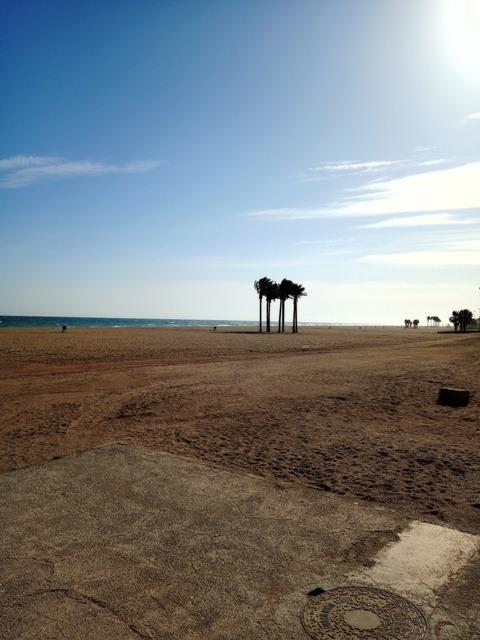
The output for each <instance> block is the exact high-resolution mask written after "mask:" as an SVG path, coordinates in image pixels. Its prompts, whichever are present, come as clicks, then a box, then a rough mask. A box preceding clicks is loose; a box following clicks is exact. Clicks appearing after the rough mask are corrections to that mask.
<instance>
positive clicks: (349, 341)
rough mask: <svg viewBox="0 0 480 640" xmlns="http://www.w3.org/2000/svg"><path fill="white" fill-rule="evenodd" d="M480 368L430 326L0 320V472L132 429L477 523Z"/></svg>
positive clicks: (165, 443) (427, 514) (143, 437)
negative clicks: (452, 395)
mask: <svg viewBox="0 0 480 640" xmlns="http://www.w3.org/2000/svg"><path fill="white" fill-rule="evenodd" d="M479 365H480V336H478V335H475V334H472V335H466V336H455V335H439V334H437V333H436V332H435V330H428V329H417V330H414V329H409V330H408V329H407V330H406V329H393V328H392V329H372V328H369V329H358V328H332V329H327V328H322V329H311V328H308V329H303V330H302V331H301V333H299V334H298V335H291V334H284V335H277V334H270V335H266V334H263V335H259V334H255V333H252V332H249V330H247V329H245V330H242V329H241V328H239V329H238V330H235V329H231V328H229V329H226V328H225V329H221V330H219V331H218V332H217V333H213V332H212V331H211V330H206V329H163V328H162V329H71V330H69V331H68V332H67V333H66V334H64V335H62V334H61V333H60V332H59V331H57V330H47V329H29V330H25V329H22V330H20V329H18V330H17V329H4V330H1V331H0V392H1V398H2V406H1V412H0V472H5V471H8V470H11V469H15V468H18V467H22V466H26V465H30V464H34V463H39V462H42V461H45V460H49V459H51V458H54V457H58V456H62V455H64V454H66V453H69V452H72V451H74V450H78V449H83V448H88V447H91V446H95V445H98V444H102V443H106V442H111V441H124V442H129V443H137V444H141V445H142V446H145V447H151V448H154V449H160V450H164V451H169V452H173V453H179V454H181V455H184V456H189V457H192V458H197V459H200V460H203V461H206V462H210V463H213V464H215V465H218V466H222V467H227V468H234V469H243V470H246V471H249V472H253V473H255V474H260V475H265V476H270V477H275V478H277V479H281V480H284V481H293V482H295V483H301V484H303V485H308V486H311V487H316V488H318V489H320V490H323V491H331V492H334V493H337V494H341V495H345V496H348V497H352V498H355V499H362V500H368V501H373V502H377V503H380V504H384V505H388V506H391V507H395V508H396V509H398V510H399V511H401V512H403V513H405V514H408V515H409V516H414V517H418V518H421V519H423V520H431V521H437V522H438V521H443V522H447V523H449V524H451V525H454V526H455V527H457V528H460V529H463V530H465V531H471V532H477V533H478V532H480V447H479V434H480V412H479V399H480V376H479V372H480V366H479ZM441 385H450V386H459V387H466V388H468V389H470V390H471V391H472V392H473V397H472V400H471V402H470V405H469V406H468V407H465V408H459V409H452V408H448V407H440V406H437V405H436V397H437V393H438V388H439V387H440V386H441Z"/></svg>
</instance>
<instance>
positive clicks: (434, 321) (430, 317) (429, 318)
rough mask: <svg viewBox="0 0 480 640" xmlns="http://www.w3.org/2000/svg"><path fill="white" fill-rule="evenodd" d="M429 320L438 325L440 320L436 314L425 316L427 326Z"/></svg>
mask: <svg viewBox="0 0 480 640" xmlns="http://www.w3.org/2000/svg"><path fill="white" fill-rule="evenodd" d="M430 322H431V323H432V325H435V326H438V325H439V324H440V322H441V320H440V318H439V317H438V316H427V327H428V325H429V324H430Z"/></svg>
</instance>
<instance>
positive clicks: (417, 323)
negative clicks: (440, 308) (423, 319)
mask: <svg viewBox="0 0 480 640" xmlns="http://www.w3.org/2000/svg"><path fill="white" fill-rule="evenodd" d="M419 324H420V320H414V321H413V328H414V329H416V328H417V327H418V325H419Z"/></svg>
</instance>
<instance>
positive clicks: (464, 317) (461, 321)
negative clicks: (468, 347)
mask: <svg viewBox="0 0 480 640" xmlns="http://www.w3.org/2000/svg"><path fill="white" fill-rule="evenodd" d="M450 322H451V323H452V324H453V326H454V329H455V331H456V332H457V331H458V330H459V329H460V333H465V332H466V330H467V327H468V326H469V325H471V324H473V313H472V312H471V311H470V309H461V310H460V311H452V315H451V316H450Z"/></svg>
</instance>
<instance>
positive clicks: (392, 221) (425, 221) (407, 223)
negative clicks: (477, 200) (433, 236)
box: [360, 213, 480, 229]
mask: <svg viewBox="0 0 480 640" xmlns="http://www.w3.org/2000/svg"><path fill="white" fill-rule="evenodd" d="M478 223H480V218H478V219H477V220H475V219H472V218H470V219H468V220H461V219H458V218H457V217H456V216H454V215H452V214H451V213H432V214H426V215H423V216H408V217H405V218H388V219H387V220H381V221H380V222H373V223H372V224H364V225H361V227H360V228H362V229H387V228H393V227H397V228H398V227H427V226H437V225H463V224H478Z"/></svg>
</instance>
